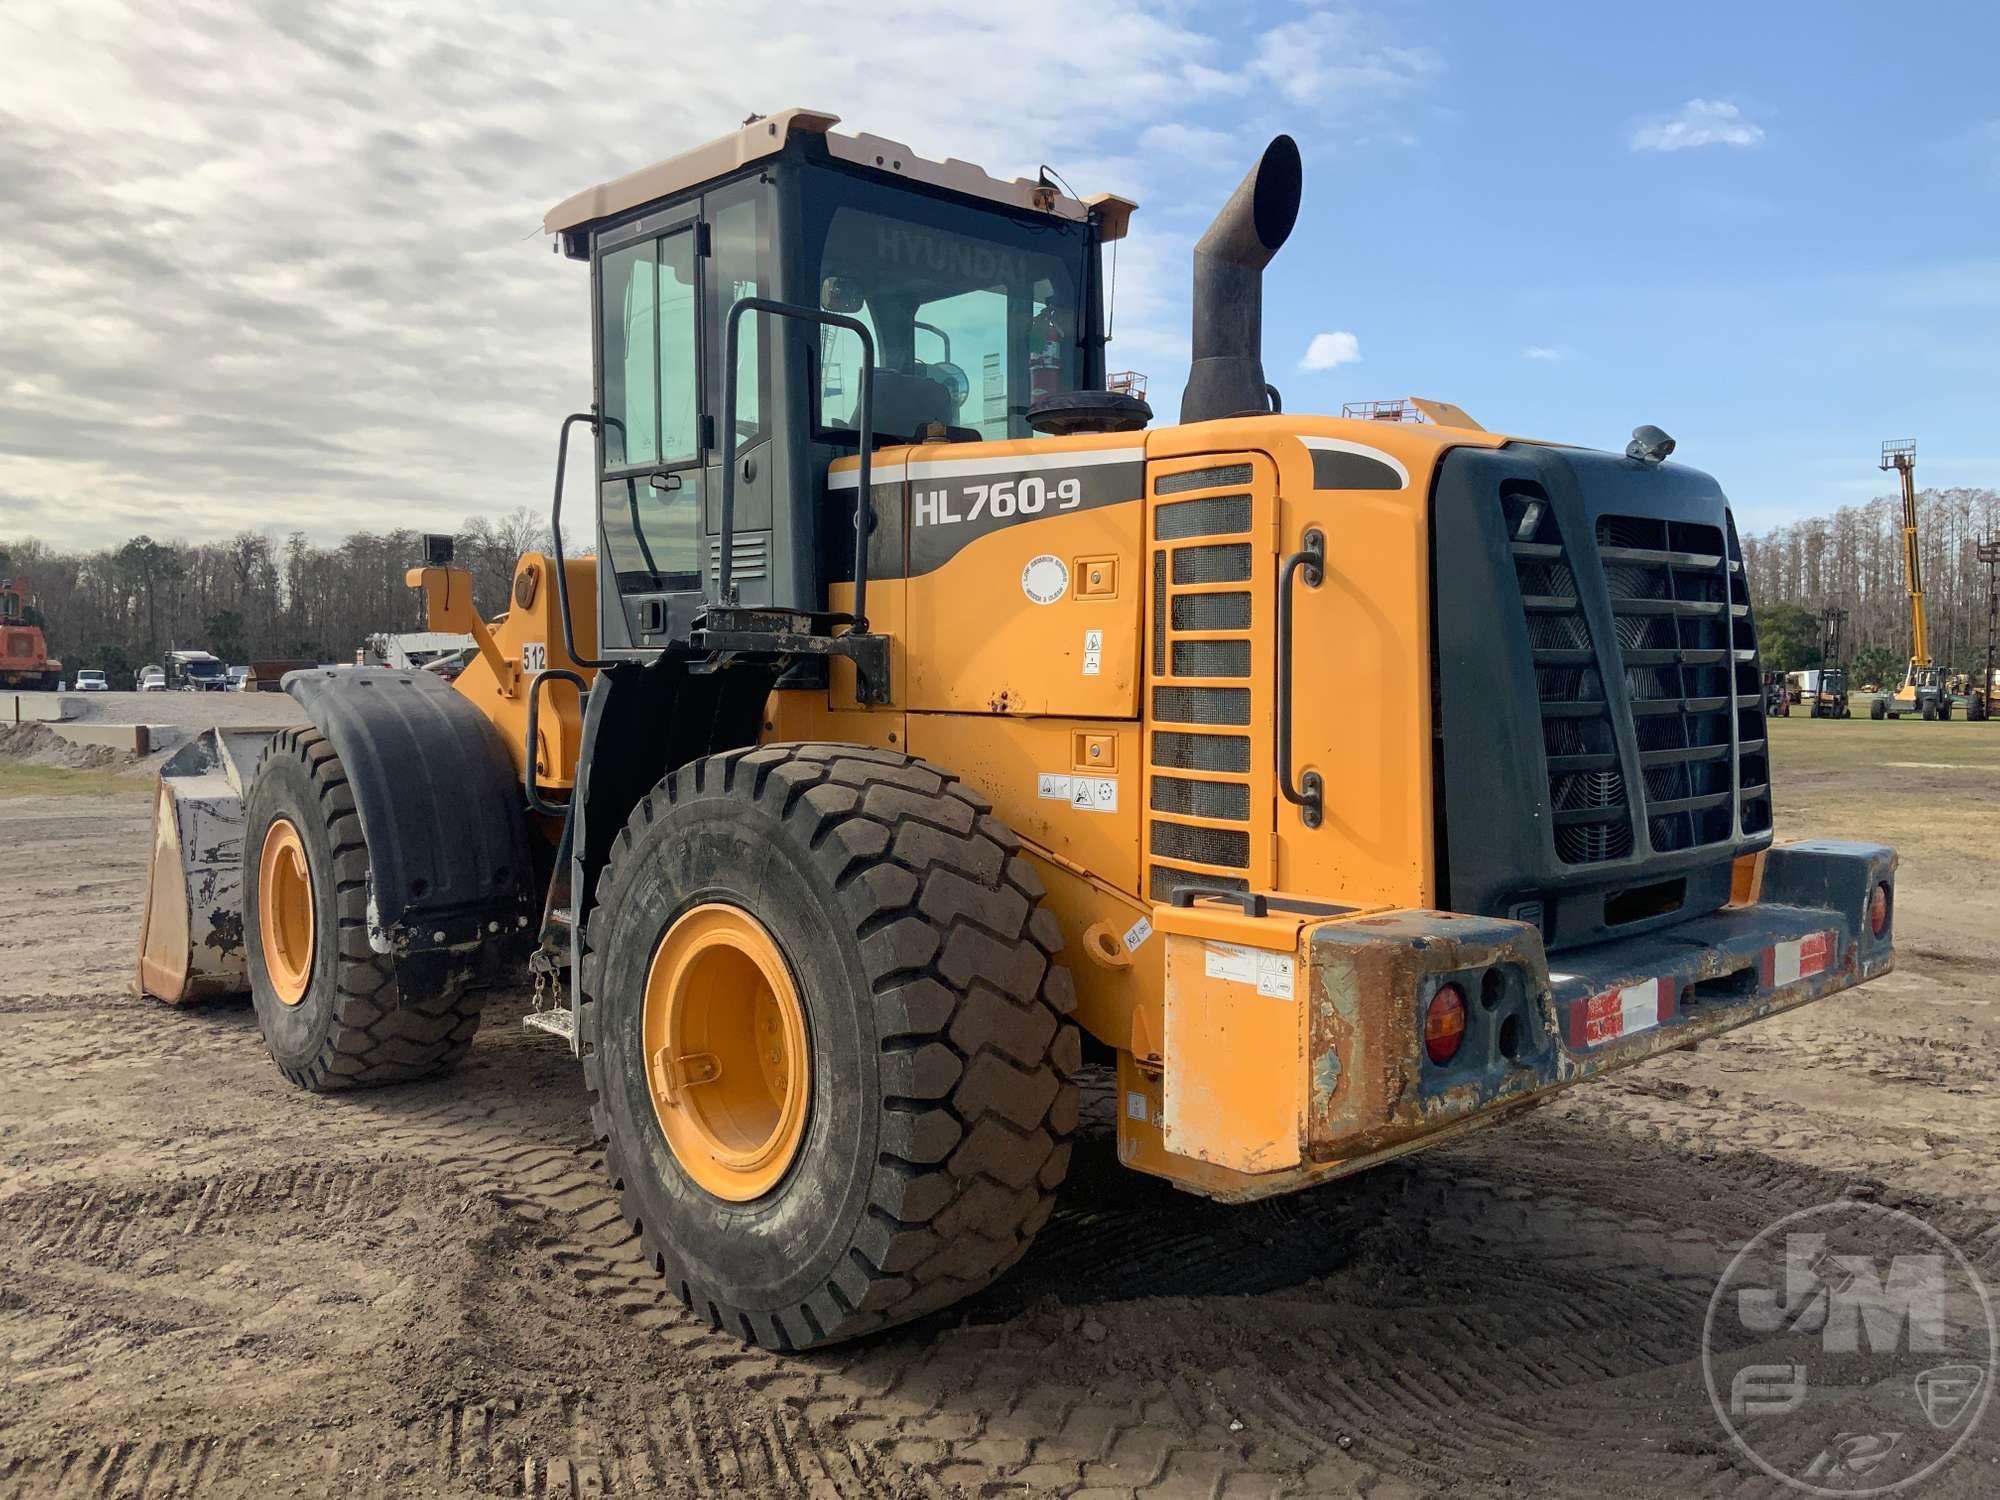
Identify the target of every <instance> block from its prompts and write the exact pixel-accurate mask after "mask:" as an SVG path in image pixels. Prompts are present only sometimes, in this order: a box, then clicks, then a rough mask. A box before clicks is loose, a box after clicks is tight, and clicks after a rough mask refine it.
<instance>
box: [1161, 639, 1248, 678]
mask: <svg viewBox="0 0 2000 1500" xmlns="http://www.w3.org/2000/svg"><path fill="white" fill-rule="evenodd" d="M1173 675H1174V676H1176V677H1248V676H1249V675H1250V643H1249V642H1248V641H1175V642H1174V673H1173Z"/></svg>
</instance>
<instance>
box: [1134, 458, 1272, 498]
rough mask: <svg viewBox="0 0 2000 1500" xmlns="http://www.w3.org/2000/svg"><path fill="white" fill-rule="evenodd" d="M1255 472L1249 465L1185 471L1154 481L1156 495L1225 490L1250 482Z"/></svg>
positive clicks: (1231, 465)
mask: <svg viewBox="0 0 2000 1500" xmlns="http://www.w3.org/2000/svg"><path fill="white" fill-rule="evenodd" d="M1254 472H1255V471H1254V470H1252V469H1251V467H1250V465H1248V464H1221V465H1218V466H1216V467H1214V468H1209V469H1183V470H1181V472H1180V473H1178V474H1162V475H1161V476H1160V477H1159V478H1158V479H1156V480H1154V481H1153V493H1154V494H1156V495H1181V494H1185V493H1187V491H1189V490H1225V489H1229V488H1231V487H1233V486H1236V485H1244V484H1248V483H1249V482H1250V477H1251V475H1252V473H1254Z"/></svg>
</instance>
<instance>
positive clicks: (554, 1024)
mask: <svg viewBox="0 0 2000 1500" xmlns="http://www.w3.org/2000/svg"><path fill="white" fill-rule="evenodd" d="M521 1024H522V1025H523V1026H532V1027H533V1028H534V1029H535V1030H537V1031H546V1032H548V1033H549V1035H551V1036H559V1037H561V1038H562V1039H563V1040H564V1041H566V1042H568V1043H570V1044H571V1045H572V1046H574V1045H575V1044H576V1017H575V1016H573V1015H571V1014H570V1013H569V1012H568V1011H566V1010H531V1011H529V1012H528V1013H527V1014H526V1015H525V1016H523V1017H521Z"/></svg>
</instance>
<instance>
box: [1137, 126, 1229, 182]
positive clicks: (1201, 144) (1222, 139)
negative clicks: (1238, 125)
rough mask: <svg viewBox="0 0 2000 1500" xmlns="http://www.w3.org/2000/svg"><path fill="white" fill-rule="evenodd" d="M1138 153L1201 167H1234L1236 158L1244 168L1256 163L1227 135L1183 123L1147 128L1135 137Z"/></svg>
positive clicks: (1219, 131) (1221, 131) (1226, 133)
mask: <svg viewBox="0 0 2000 1500" xmlns="http://www.w3.org/2000/svg"><path fill="white" fill-rule="evenodd" d="M1139 149H1140V150H1141V151H1146V152H1150V153H1154V154H1157V155H1160V156H1164V157H1167V158H1168V159H1169V160H1171V161H1174V162H1180V163H1188V164H1191V165H1197V166H1204V167H1213V166H1220V165H1223V164H1225V163H1229V164H1234V163H1235V162H1236V161H1237V159H1238V158H1241V159H1242V161H1243V162H1244V163H1246V164H1247V163H1249V162H1252V161H1255V160H1256V153H1255V152H1253V151H1246V150H1245V149H1244V148H1243V147H1242V146H1241V145H1239V144H1238V142H1237V139H1236V137H1235V136H1233V135H1231V134H1230V133H1229V132H1228V131H1226V130H1214V129H1211V128H1210V127H1208V126H1206V125H1192V124H1189V123H1187V122H1186V121H1184V120H1163V121H1161V122H1160V123H1159V124H1157V125H1149V126H1147V127H1146V129H1145V130H1144V131H1143V132H1142V133H1141V134H1140V136H1139ZM1238 170H1239V171H1240V170H1243V168H1242V167H1238Z"/></svg>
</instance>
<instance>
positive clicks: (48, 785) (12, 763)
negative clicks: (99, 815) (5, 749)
mask: <svg viewBox="0 0 2000 1500" xmlns="http://www.w3.org/2000/svg"><path fill="white" fill-rule="evenodd" d="M145 790H146V778H145V777H144V776H141V775H137V774H134V773H133V772H130V771H119V770H115V769H97V770H87V771H77V770H71V769H69V768H68V767H65V766H43V765H37V764H35V763H34V762H33V761H24V760H7V759H0V798H8V797H118V796H132V795H134V794H139V795H143V794H144V792H145Z"/></svg>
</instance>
